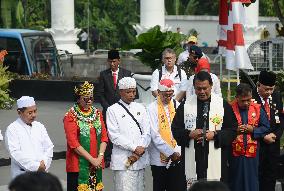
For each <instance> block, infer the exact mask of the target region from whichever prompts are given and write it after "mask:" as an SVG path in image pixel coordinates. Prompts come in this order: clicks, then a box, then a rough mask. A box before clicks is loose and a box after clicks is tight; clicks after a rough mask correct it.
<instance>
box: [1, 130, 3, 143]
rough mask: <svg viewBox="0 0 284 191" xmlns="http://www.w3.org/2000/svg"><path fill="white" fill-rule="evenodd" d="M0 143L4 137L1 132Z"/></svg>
mask: <svg viewBox="0 0 284 191" xmlns="http://www.w3.org/2000/svg"><path fill="white" fill-rule="evenodd" d="M0 141H3V136H2V133H1V130H0Z"/></svg>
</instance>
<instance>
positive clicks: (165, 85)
mask: <svg viewBox="0 0 284 191" xmlns="http://www.w3.org/2000/svg"><path fill="white" fill-rule="evenodd" d="M174 86H175V84H174V82H173V81H172V80H170V79H163V80H161V81H160V83H159V85H158V89H159V90H160V91H161V92H164V91H171V90H174Z"/></svg>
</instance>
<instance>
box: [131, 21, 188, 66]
mask: <svg viewBox="0 0 284 191" xmlns="http://www.w3.org/2000/svg"><path fill="white" fill-rule="evenodd" d="M185 38H186V36H185V35H183V34H178V33H174V32H171V31H166V32H162V31H161V28H160V26H159V25H157V26H155V27H153V28H151V29H149V30H148V31H147V32H145V33H142V34H140V35H139V36H137V38H136V42H135V43H134V44H132V45H131V46H130V48H135V49H141V50H142V51H141V52H138V53H136V56H137V57H138V59H139V60H140V61H141V62H142V63H143V64H145V65H147V66H149V67H150V68H151V69H152V71H154V70H155V69H157V68H158V67H160V66H161V64H162V60H161V56H162V52H163V51H164V50H165V49H166V48H171V49H174V50H175V52H176V54H177V55H179V53H181V52H182V51H183V49H182V46H181V42H182V41H183V40H184V39H185Z"/></svg>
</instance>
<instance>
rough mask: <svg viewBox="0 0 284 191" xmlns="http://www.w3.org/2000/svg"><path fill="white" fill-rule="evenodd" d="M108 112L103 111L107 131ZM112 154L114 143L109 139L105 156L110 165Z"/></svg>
mask: <svg viewBox="0 0 284 191" xmlns="http://www.w3.org/2000/svg"><path fill="white" fill-rule="evenodd" d="M106 110H107V109H103V119H104V122H105V127H106V130H107V125H106ZM111 153H112V142H111V141H110V139H109V140H108V143H107V147H106V150H105V155H104V159H105V163H109V162H110V160H111Z"/></svg>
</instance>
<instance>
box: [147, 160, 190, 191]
mask: <svg viewBox="0 0 284 191" xmlns="http://www.w3.org/2000/svg"><path fill="white" fill-rule="evenodd" d="M151 170H152V176H153V191H185V190H186V179H185V175H184V173H183V169H182V165H181V164H180V163H179V164H178V165H176V166H171V167H170V168H169V169H166V167H165V166H154V165H152V166H151Z"/></svg>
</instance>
